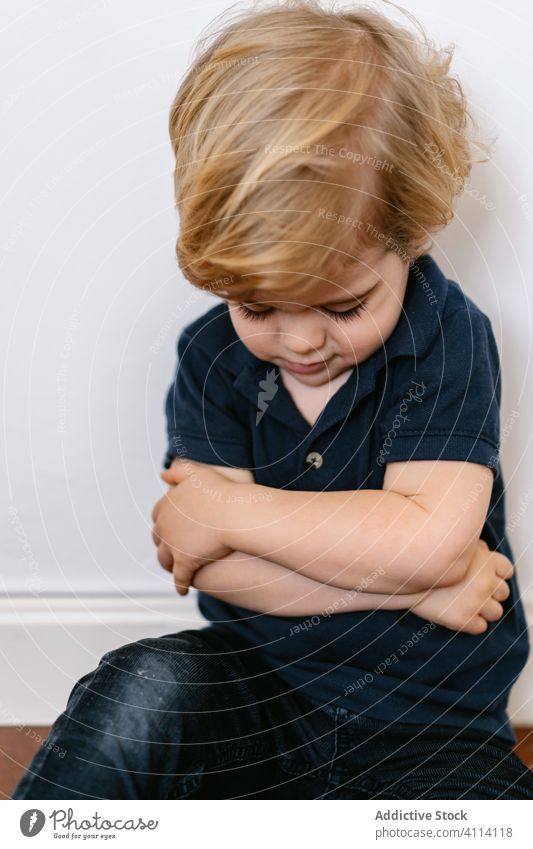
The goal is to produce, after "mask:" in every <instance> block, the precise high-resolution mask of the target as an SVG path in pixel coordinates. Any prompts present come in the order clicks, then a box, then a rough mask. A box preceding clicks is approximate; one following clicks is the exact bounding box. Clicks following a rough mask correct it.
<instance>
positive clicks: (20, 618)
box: [0, 590, 207, 725]
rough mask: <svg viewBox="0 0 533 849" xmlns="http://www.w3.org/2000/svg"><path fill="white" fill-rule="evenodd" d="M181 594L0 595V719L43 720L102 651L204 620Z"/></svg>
mask: <svg viewBox="0 0 533 849" xmlns="http://www.w3.org/2000/svg"><path fill="white" fill-rule="evenodd" d="M195 596H196V592H195V591H194V590H192V591H189V594H188V595H187V596H184V597H183V596H178V595H176V594H169V595H168V596H162V595H155V596H145V595H143V596H129V597H126V596H125V597H119V596H78V597H53V598H51V597H48V598H43V597H38V598H33V597H32V598H27V597H22V596H21V597H17V596H12V597H10V598H9V599H1V600H0V681H2V682H3V686H2V690H1V692H0V725H20V724H24V725H51V724H52V722H53V721H54V719H55V718H56V717H57V716H58V714H60V713H61V712H62V711H63V710H64V708H65V705H66V702H67V698H68V696H69V693H70V691H71V690H72V688H73V686H74V684H75V683H76V681H77V680H78V679H79V678H81V676H82V675H84V674H85V673H86V672H88V671H89V670H91V669H94V668H95V667H96V666H97V665H98V661H99V659H100V658H101V656H102V655H103V654H105V652H106V651H109V650H110V649H113V648H116V647H118V646H121V645H123V644H124V643H129V642H132V641H133V640H140V639H141V638H143V637H156V636H159V635H161V634H168V633H172V632H175V631H183V630H184V629H185V628H201V627H202V626H205V625H206V624H207V622H206V620H205V619H204V618H203V617H202V616H201V615H200V613H199V612H198V610H197V607H196V598H195Z"/></svg>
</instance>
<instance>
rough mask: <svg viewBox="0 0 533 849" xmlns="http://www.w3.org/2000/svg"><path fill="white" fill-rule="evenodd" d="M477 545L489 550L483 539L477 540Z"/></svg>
mask: <svg viewBox="0 0 533 849" xmlns="http://www.w3.org/2000/svg"><path fill="white" fill-rule="evenodd" d="M478 545H481V546H482V547H483V548H486V549H487V550H488V548H489V547H488V545H487V543H486V542H485V540H484V539H479V540H478Z"/></svg>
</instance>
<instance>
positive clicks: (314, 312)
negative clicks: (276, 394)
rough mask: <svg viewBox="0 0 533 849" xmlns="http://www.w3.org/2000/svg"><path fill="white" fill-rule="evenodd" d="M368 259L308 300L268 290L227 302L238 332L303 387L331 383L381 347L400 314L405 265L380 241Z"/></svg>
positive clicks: (320, 286) (323, 285)
mask: <svg viewBox="0 0 533 849" xmlns="http://www.w3.org/2000/svg"><path fill="white" fill-rule="evenodd" d="M364 260H365V263H366V265H365V264H363V263H361V264H360V265H354V266H352V268H351V269H350V271H349V272H346V274H345V279H343V280H342V281H339V282H338V283H333V282H331V283H330V282H326V281H323V282H321V283H319V284H318V286H317V289H316V290H315V291H314V292H313V294H312V295H307V296H306V297H305V298H303V297H298V295H297V294H288V293H287V292H285V293H279V292H278V293H276V292H274V291H273V290H269V291H268V292H258V293H257V295H256V296H254V299H253V301H243V302H239V301H237V300H232V299H227V303H228V307H229V311H230V316H231V320H232V322H233V326H234V328H235V332H236V333H237V334H238V336H239V337H240V339H241V341H242V342H243V344H244V345H246V347H247V348H248V349H249V350H250V351H251V352H252V353H253V354H255V356H256V357H259V359H261V360H266V361H268V362H272V363H274V364H275V365H277V366H278V367H279V368H280V369H282V370H286V371H288V372H290V374H291V375H293V377H294V378H296V379H297V380H298V381H299V382H301V383H302V384H304V385H306V386H310V387H311V386H322V385H323V384H326V383H328V381H331V380H333V379H334V378H335V377H338V375H340V374H342V372H344V371H346V370H347V369H351V368H353V366H354V365H356V364H357V363H361V362H363V361H364V360H366V359H367V358H368V357H370V356H371V355H372V354H373V353H374V352H375V351H377V350H378V349H379V348H380V347H381V346H382V344H383V342H384V341H385V340H386V339H387V338H388V337H389V336H390V334H391V333H392V331H393V330H394V327H395V326H396V323H397V321H398V319H399V317H400V314H401V311H402V304H403V298H404V294H405V289H406V286H407V278H408V273H409V266H408V265H407V263H406V262H404V261H403V260H402V259H401V258H400V257H399V256H398V254H397V253H395V252H394V251H384V250H383V248H382V246H381V245H380V246H378V248H377V249H373V250H372V251H370V252H369V253H368V254H367V255H366V256H365V258H364ZM369 290H371V291H369ZM367 292H368V294H366V293H367ZM361 296H363V297H361ZM313 364H315V365H313ZM306 365H308V366H310V367H309V368H304V366H306Z"/></svg>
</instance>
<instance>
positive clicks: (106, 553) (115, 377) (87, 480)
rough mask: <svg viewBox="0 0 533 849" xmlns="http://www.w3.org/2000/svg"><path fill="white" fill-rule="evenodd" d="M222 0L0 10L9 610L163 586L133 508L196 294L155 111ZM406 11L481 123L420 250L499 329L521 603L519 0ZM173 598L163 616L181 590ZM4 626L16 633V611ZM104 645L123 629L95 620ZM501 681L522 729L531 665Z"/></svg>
mask: <svg viewBox="0 0 533 849" xmlns="http://www.w3.org/2000/svg"><path fill="white" fill-rule="evenodd" d="M228 5H229V4H227V3H208V4H203V5H200V4H198V3H195V4H191V5H190V7H187V6H184V5H178V4H177V3H176V2H171V0H153V2H150V3H147V2H138V1H137V2H130V0H115V2H111V0H109V2H104V0H102V1H101V2H90V0H84V2H79V3H76V4H72V3H70V2H68V0H50V2H47V3H45V4H34V3H33V2H29V0H16V2H15V0H11V2H5V3H4V4H3V27H2V31H1V32H0V55H2V57H3V62H2V64H3V70H2V75H1V77H0V86H1V89H0V118H1V126H2V133H1V153H0V169H1V172H2V180H1V185H2V195H1V198H0V275H1V280H2V301H3V303H2V310H1V311H0V346H1V348H0V349H1V352H2V362H3V363H4V368H5V371H4V375H3V381H2V402H3V405H2V418H3V421H4V423H5V439H4V443H3V451H2V459H1V462H2V469H1V480H2V488H1V492H0V499H1V504H0V509H1V512H2V515H3V516H4V519H5V521H3V522H2V523H1V527H0V534H1V536H0V547H1V556H2V570H1V581H2V584H3V590H4V592H5V596H6V603H7V605H8V606H7V607H6V609H5V610H6V615H8V618H9V611H10V610H17V609H19V610H21V611H22V613H23V614H24V611H26V610H27V609H28V608H27V603H26V602H25V601H24V602H21V603H20V604H19V603H18V602H17V597H19V596H23V597H25V598H26V599H38V600H40V602H39V603H40V609H41V610H46V609H47V599H48V598H50V597H53V596H57V595H66V596H81V597H84V596H87V597H91V598H93V597H94V596H96V595H97V596H104V597H107V596H110V597H111V598H113V597H120V596H126V597H131V596H132V595H137V596H143V597H144V596H146V595H147V594H150V595H152V594H156V595H157V594H162V595H164V596H166V597H167V599H170V598H173V599H174V596H173V590H172V587H171V581H170V578H169V576H168V575H167V573H165V572H163V570H162V569H161V568H160V567H159V564H158V563H157V560H156V558H155V550H154V548H153V545H152V542H151V537H150V527H151V520H150V512H151V508H152V505H153V503H154V501H155V500H157V498H159V497H160V495H161V494H162V492H164V491H165V489H166V487H164V486H163V485H162V483H161V481H160V480H159V477H158V475H159V471H160V468H161V460H162V457H163V454H164V451H165V436H164V426H165V423H164V415H163V401H164V394H165V392H166V389H167V387H168V384H169V382H170V380H171V378H172V371H173V368H174V357H175V341H176V338H177V336H178V333H179V330H180V328H181V327H182V326H183V325H184V324H185V323H187V322H188V321H190V320H191V319H192V318H194V317H195V316H197V315H199V314H200V313H201V312H203V311H205V309H207V308H208V307H210V306H211V305H212V304H213V303H215V300H214V299H213V298H210V297H209V296H207V295H201V294H200V293H198V292H197V291H196V290H194V289H193V288H192V287H191V286H190V285H189V284H188V283H187V282H186V281H185V280H184V279H183V278H182V277H181V276H180V274H179V271H178V269H177V265H176V262H175V259H174V241H175V238H176V235H177V217H176V213H175V211H174V208H173V195H172V164H173V163H172V157H171V149H170V144H169V140H168V134H167V119H168V110H169V106H170V102H171V99H172V97H173V94H174V91H175V89H176V87H177V84H178V81H179V79H180V78H181V76H182V74H183V72H184V71H185V68H186V67H187V64H188V62H189V60H190V56H191V48H192V44H193V42H194V39H195V38H196V37H197V36H198V34H199V33H200V31H201V29H202V27H203V26H204V25H205V24H207V23H208V22H209V21H210V20H212V18H213V17H214V16H215V14H218V13H219V12H220V11H222V10H223V9H224V8H227V7H228ZM404 5H405V7H406V8H408V9H409V10H410V11H412V12H413V13H414V14H415V15H417V16H418V17H419V19H420V20H421V22H422V23H423V24H424V25H426V26H427V29H428V30H429V32H430V33H431V34H432V35H433V36H434V37H435V39H436V40H437V41H439V42H440V43H447V42H450V41H453V42H454V43H455V44H456V45H457V48H456V54H455V60H454V66H453V67H454V69H455V71H456V72H457V73H458V74H459V76H460V77H461V79H462V81H463V83H464V85H465V87H466V90H467V93H468V95H469V97H470V101H471V104H472V107H473V110H474V112H475V114H476V116H477V117H478V120H479V121H480V123H481V126H482V129H483V130H486V131H488V132H489V133H490V132H492V133H497V134H498V136H499V138H498V143H497V147H496V153H495V155H494V157H493V160H492V162H491V163H490V164H486V165H482V166H478V167H476V168H475V169H474V172H473V174H472V178H471V185H470V187H469V192H468V194H467V195H466V196H465V197H464V198H463V200H462V201H461V203H460V205H459V210H458V217H457V220H456V221H455V222H454V223H453V224H452V225H451V226H450V228H449V229H448V230H447V231H446V233H445V234H444V235H442V236H440V237H439V238H438V239H437V240H436V245H435V248H434V251H433V255H434V256H435V258H436V259H437V261H438V262H439V263H440V264H441V266H442V267H443V268H444V270H445V271H446V272H447V273H448V274H449V276H452V277H454V278H455V279H456V280H458V281H459V282H460V283H461V285H462V286H463V287H464V290H465V291H466V292H467V294H468V295H470V296H471V297H473V298H474V300H476V301H477V303H478V304H479V305H480V306H481V307H482V308H483V309H484V310H485V311H486V312H487V313H488V314H489V315H490V317H491V319H492V321H493V326H494V329H495V332H496V336H497V338H498V341H499V345H500V353H501V356H502V365H503V409H502V425H503V424H505V422H506V421H507V419H508V418H509V416H513V415H514V414H513V411H518V415H517V417H516V420H515V421H514V424H513V426H512V428H511V432H510V435H509V437H508V438H507V439H506V441H505V443H504V445H503V451H502V455H503V469H504V475H505V478H506V481H507V485H508V490H507V508H508V513H509V516H511V513H512V512H513V511H515V512H517V513H518V519H517V521H516V523H515V524H516V527H515V529H514V530H513V531H512V533H510V540H511V544H512V547H513V551H514V553H515V556H516V559H517V564H518V572H519V578H520V583H521V587H522V590H523V593H524V597H525V598H526V600H527V602H528V608H529V607H531V606H533V586H532V580H533V565H532V562H531V561H532V556H531V554H530V546H531V530H530V529H531V525H532V520H533V508H532V506H531V503H530V502H531V501H533V474H532V472H533V449H532V446H531V435H530V434H531V424H530V422H531V418H532V415H533V394H532V393H531V372H532V366H531V362H530V359H531V357H530V342H531V331H530V324H531V305H530V298H531V295H532V282H531V275H530V273H529V268H530V267H531V265H532V263H533V183H532V179H531V178H532V171H533V166H532V161H531V144H530V138H531V134H532V130H533V116H532V112H531V107H530V102H531V92H530V87H531V86H530V82H529V80H530V78H531V53H530V44H531V30H532V24H533V21H532V19H531V14H528V12H529V8H528V3H527V2H526V0H512V1H511V2H509V3H507V4H506V5H505V8H503V7H498V6H495V5H490V4H486V3H483V2H482V0H472V1H471V2H470V3H464V2H459V0H448V2H447V3H446V4H444V5H443V4H442V3H440V1H439V0H431V2H422V0H420V2H414V0H405V3H404ZM483 195H485V196H486V198H485V200H483V198H481V200H480V197H481V196H483ZM154 348H155V352H154ZM528 390H529V391H528ZM174 600H175V603H176V609H178V608H179V605H180V604H182V603H183V602H182V600H181V599H179V598H177V597H176V598H175V599H174ZM120 604H122V602H120ZM183 609H184V608H183ZM119 618H120V617H119ZM4 621H7V620H4ZM69 621H70V620H69ZM25 623H26V624H25ZM13 625H16V627H19V628H22V629H24V628H26V626H27V627H30V628H31V617H30V619H28V620H27V621H26V620H25V619H24V615H22V618H20V619H16V620H13V621H11V624H10V627H12V626H13ZM62 627H63V626H62ZM67 627H68V626H67ZM5 633H6V632H4V631H2V629H1V628H0V637H1V635H2V634H5ZM10 633H11V632H10ZM128 633H129V632H128ZM124 634H126V631H124ZM128 638H129V637H128ZM116 641H118V642H120V641H121V640H120V629H119V632H117V633H114V635H113V636H111V635H110V642H116ZM99 648H100V646H98V649H99ZM58 662H59V663H60V661H58ZM86 666H87V662H86V660H84V668H85V667H86ZM82 671H83V669H81V670H80V674H81V672H82ZM519 686H520V687H521V688H522V689H521V691H520V705H521V707H520V709H521V710H522V711H523V710H524V708H523V706H522V705H523V704H524V703H526V708H525V710H526V712H527V711H529V714H528V716H529V717H530V721H531V722H532V723H533V705H532V704H531V702H529V706H527V703H528V699H530V698H531V694H532V693H533V676H532V678H531V680H530V679H529V678H527V677H525V678H524V680H523V681H522V682H521V683H520V685H519ZM524 688H525V689H524ZM517 709H518V705H517ZM43 716H44V714H43ZM521 716H525V714H521ZM33 719H36V717H33Z"/></svg>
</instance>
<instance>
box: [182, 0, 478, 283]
mask: <svg viewBox="0 0 533 849" xmlns="http://www.w3.org/2000/svg"><path fill="white" fill-rule="evenodd" d="M384 2H387V0H384ZM236 5H237V7H238V8H236V7H235V6H232V7H231V9H230V10H229V11H228V10H226V11H224V12H223V13H222V15H220V16H219V18H217V19H215V21H214V22H213V25H212V27H211V29H212V30H213V31H212V32H211V31H208V33H207V35H205V36H204V37H203V38H202V39H200V41H199V42H198V44H197V46H196V57H195V59H194V61H193V63H192V65H191V67H190V68H189V70H188V72H187V74H186V76H185V78H184V79H183V81H182V82H181V85H180V86H179V89H178V91H177V94H176V96H175V98H174V101H173V103H172V107H171V112H170V118H169V132H170V138H171V142H172V147H173V151H174V155H175V158H176V168H175V196H176V205H177V208H178V210H179V215H180V234H179V238H178V240H177V244H176V255H177V258H178V264H179V266H180V269H181V270H182V272H183V274H184V275H185V277H186V278H187V279H188V280H189V281H190V282H191V283H192V284H193V285H195V286H197V287H199V288H202V289H206V290H211V291H214V292H215V293H217V294H219V295H221V296H222V297H230V298H241V299H246V298H248V299H249V297H250V294H251V293H253V292H255V291H258V290H259V289H263V290H268V289H275V290H277V291H283V290H284V289H285V290H287V289H289V290H292V291H295V290H299V291H300V292H303V290H307V289H308V288H309V287H310V286H314V287H316V285H317V283H316V280H317V279H319V280H320V279H330V276H331V274H332V273H333V269H337V268H338V269H344V268H346V267H347V266H349V264H350V263H353V262H357V261H359V258H360V256H361V254H363V253H364V251H365V250H366V249H367V248H371V247H375V246H377V245H379V244H381V245H382V246H383V248H384V249H388V250H396V251H398V253H399V255H400V256H402V257H403V258H404V259H405V260H406V261H413V260H414V259H415V258H416V256H419V255H420V253H422V252H423V249H422V247H421V245H422V243H423V242H425V243H427V239H428V236H429V235H430V234H431V233H433V232H435V231H436V230H438V229H440V228H442V227H444V226H446V224H447V223H448V222H449V221H450V220H451V218H452V217H453V215H454V210H453V203H454V200H455V198H456V197H457V196H458V195H459V194H460V193H461V192H462V190H463V188H464V183H465V180H466V177H467V176H468V174H469V173H470V169H471V165H472V163H473V162H474V161H479V160H475V159H474V158H473V155H472V149H471V142H470V140H469V139H468V137H467V132H466V129H467V124H468V121H469V120H470V121H471V122H472V123H474V122H473V120H472V118H471V116H470V114H469V112H468V109H467V105H466V101H465V96H464V93H463V90H462V87H461V84H460V83H459V81H458V80H457V79H455V78H454V77H452V76H451V75H450V74H449V67H450V63H451V59H452V54H453V49H454V46H453V45H452V46H449V47H446V48H442V49H438V48H436V47H435V46H434V45H433V43H432V42H430V41H429V40H428V38H427V36H426V35H425V34H424V32H423V30H422V29H421V27H420V25H419V24H418V22H417V21H416V19H414V18H413V17H412V16H411V15H410V14H409V13H407V12H405V10H403V9H401V11H402V12H403V13H404V14H406V15H407V17H408V18H409V19H410V20H412V21H413V22H414V24H415V26H416V27H417V28H418V29H419V32H420V38H416V37H415V36H414V35H413V33H412V32H410V31H409V30H408V29H406V28H404V27H402V26H400V25H398V24H397V23H393V22H392V21H391V20H389V19H388V18H387V17H385V16H384V15H383V14H381V13H380V12H378V11H376V10H375V9H374V8H372V7H371V6H369V5H354V6H353V7H350V8H349V9H340V10H334V9H331V8H329V9H324V8H322V6H321V5H320V2H319V0H283V2H275V3H268V4H266V5H265V4H264V3H263V4H261V3H257V2H255V3H252V8H251V9H250V8H246V9H243V8H242V6H241V4H236ZM387 5H390V6H393V7H394V8H398V7H396V6H394V4H392V3H387ZM259 6H262V8H259ZM219 19H220V21H219ZM219 22H220V25H221V26H220V28H217V27H218V24H219ZM478 146H479V147H480V148H483V147H486V146H484V145H483V143H478ZM313 278H314V282H313Z"/></svg>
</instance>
